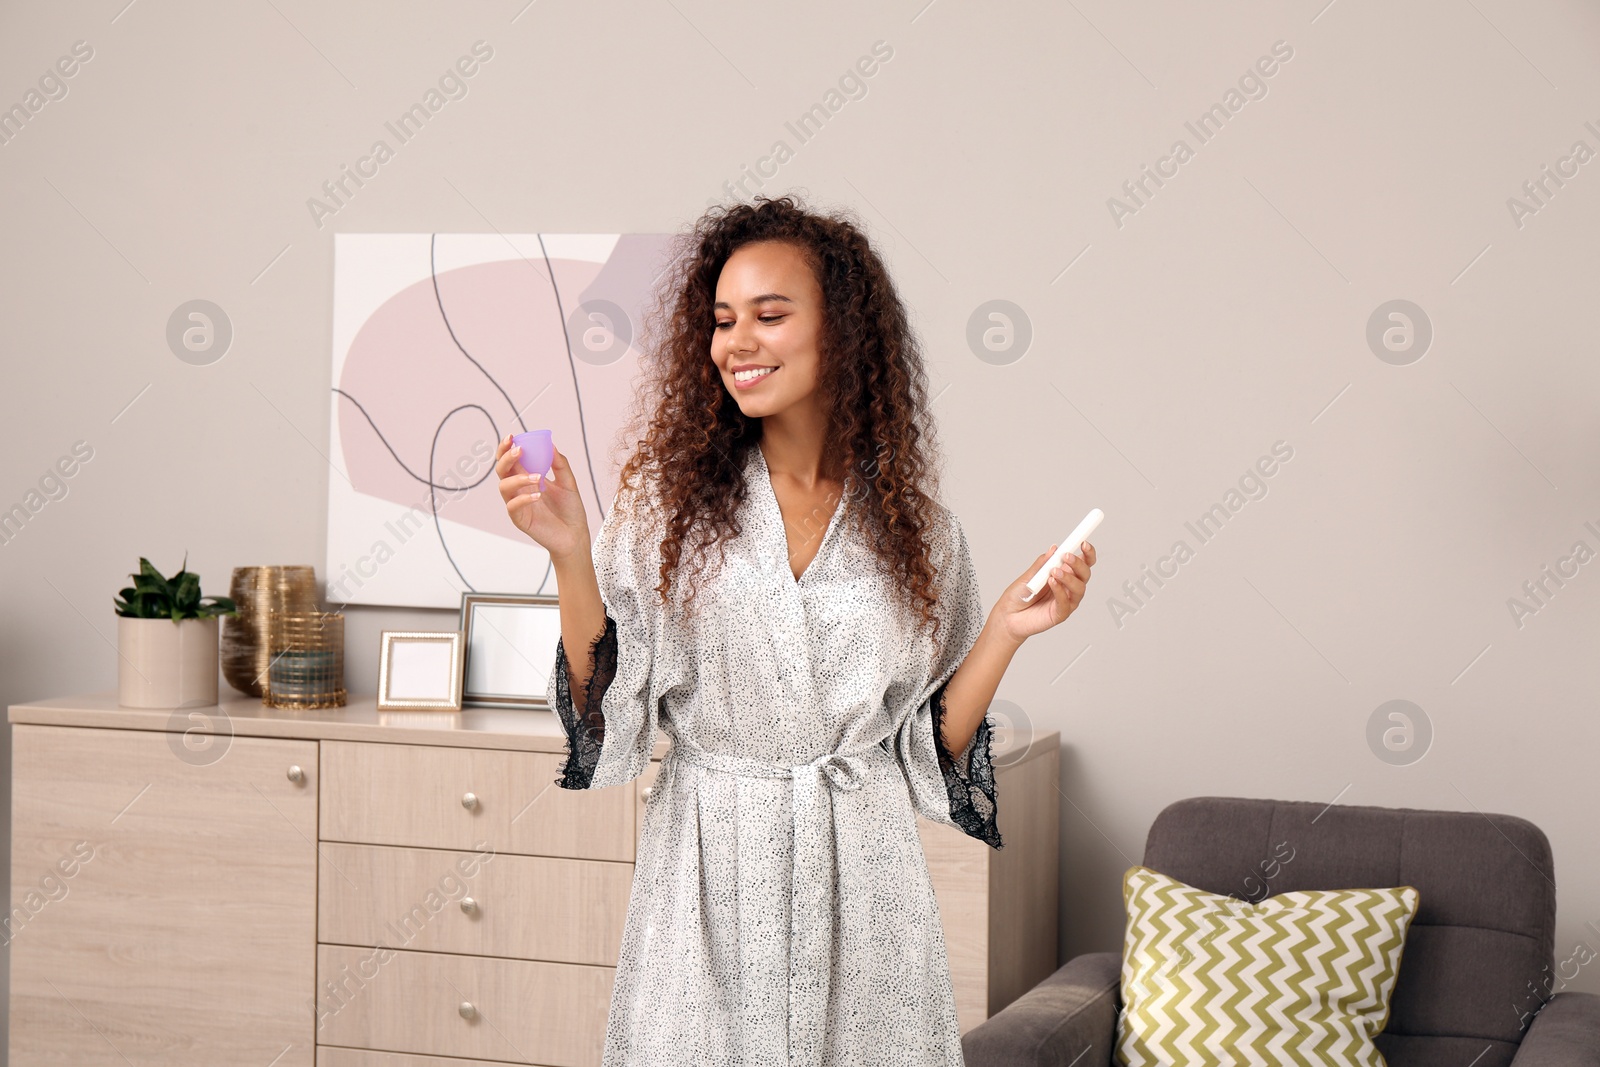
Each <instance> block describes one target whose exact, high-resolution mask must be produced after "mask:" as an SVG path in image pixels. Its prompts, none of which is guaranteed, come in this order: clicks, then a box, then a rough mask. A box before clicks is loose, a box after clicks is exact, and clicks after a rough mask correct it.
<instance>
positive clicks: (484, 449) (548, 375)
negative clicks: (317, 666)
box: [324, 233, 672, 608]
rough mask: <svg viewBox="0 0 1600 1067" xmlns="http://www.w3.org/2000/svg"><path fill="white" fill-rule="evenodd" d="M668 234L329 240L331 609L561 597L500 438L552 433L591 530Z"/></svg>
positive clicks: (607, 482)
mask: <svg viewBox="0 0 1600 1067" xmlns="http://www.w3.org/2000/svg"><path fill="white" fill-rule="evenodd" d="M671 239H672V238H671V235H670V234H510V235H504V234H498V233H496V234H425V233H424V234H350V233H342V234H338V235H336V237H335V239H334V286H333V289H334V293H333V298H334V309H333V364H332V366H333V374H332V378H333V388H332V391H331V393H330V403H331V405H332V418H331V420H330V429H329V441H328V445H329V452H328V458H329V461H330V463H331V464H332V466H333V471H332V472H331V473H330V475H329V478H328V553H327V561H326V569H325V571H324V577H325V579H326V583H327V599H328V601H329V602H331V603H337V604H385V605H396V606H406V607H427V608H456V607H459V606H460V604H461V594H462V593H464V592H497V593H554V592H556V588H555V579H554V576H553V574H552V573H551V569H550V566H549V562H550V561H549V556H548V554H547V553H546V552H545V551H544V549H543V548H541V547H540V546H539V545H538V544H537V543H536V542H534V541H532V540H531V539H530V538H528V537H527V536H526V535H525V534H523V533H522V532H521V531H520V530H518V529H517V528H516V527H514V526H513V525H512V524H511V520H510V518H509V517H508V516H507V515H506V508H505V503H504V502H503V501H502V500H501V499H500V491H499V478H498V476H497V475H496V474H495V471H494V452H495V443H496V442H497V441H498V440H499V439H500V438H502V437H504V436H505V435H506V434H507V433H521V432H522V431H523V430H531V429H546V428H547V429H549V430H551V431H552V437H553V439H554V441H555V444H556V447H557V448H559V449H560V450H561V452H562V454H563V455H565V456H566V457H567V459H568V461H569V462H570V463H571V464H572V468H573V471H574V473H575V474H576V475H577V477H578V482H579V486H580V488H581V490H582V492H583V495H584V501H585V503H586V505H587V506H588V509H589V524H590V528H591V529H599V524H600V522H601V521H602V519H603V518H604V514H605V510H606V509H607V508H609V507H610V504H611V499H612V497H613V495H614V494H615V492H616V486H617V479H616V472H617V470H618V469H619V468H620V459H619V457H616V456H614V455H612V449H613V447H614V446H615V445H616V444H617V440H616V438H617V433H618V430H619V429H620V428H621V426H622V422H623V420H624V419H625V418H626V416H627V414H628V408H629V405H630V403H631V402H632V399H633V389H634V379H635V374H636V372H637V366H638V357H639V352H640V349H639V345H640V333H641V329H642V326H643V322H644V314H645V310H646V308H647V306H648V305H649V302H650V300H651V299H652V297H653V295H654V287H655V285H656V283H657V280H658V279H659V277H660V275H661V274H662V273H663V272H664V271H665V270H666V268H667V267H668V266H669V259H668V257H669V254H670V253H669V245H670V242H671Z"/></svg>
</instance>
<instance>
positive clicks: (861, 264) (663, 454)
mask: <svg viewBox="0 0 1600 1067" xmlns="http://www.w3.org/2000/svg"><path fill="white" fill-rule="evenodd" d="M757 241H783V242H788V243H790V244H791V245H793V246H795V247H796V248H798V249H799V250H800V252H801V253H802V254H803V255H804V257H805V259H806V261H807V262H808V263H809V264H810V266H811V268H812V270H813V271H814V272H815V275H816V278H817V282H818V284H819V287H820V289H821V290H822V297H823V323H824V326H823V331H822V342H821V344H820V346H819V353H818V355H819V357H820V364H819V370H818V385H817V389H818V393H819V394H820V399H821V400H822V406H823V409H824V410H825V411H826V412H827V414H828V430H827V435H826V438H825V440H826V442H827V445H826V448H825V450H824V455H823V465H824V467H825V468H827V469H828V470H827V472H826V473H828V474H829V475H830V476H832V477H837V478H840V479H842V478H843V472H844V471H854V472H857V474H858V476H857V477H856V478H854V479H852V481H851V482H850V485H851V487H852V488H851V489H850V491H849V492H847V493H846V494H845V498H844V499H843V500H842V501H841V502H840V504H839V506H840V507H842V508H847V509H848V508H852V507H855V508H857V509H858V513H859V515H860V525H861V529H862V530H863V532H864V534H865V539H866V543H867V544H868V545H869V546H870V547H871V549H872V551H873V554H874V556H875V557H876V559H877V560H878V563H879V567H880V570H881V571H882V572H883V573H884V574H886V575H887V576H889V577H890V579H891V583H892V584H893V586H894V587H895V588H897V589H900V590H905V591H909V594H910V597H911V602H912V605H913V607H914V609H915V610H916V612H917V614H918V616H919V618H920V623H919V625H925V624H927V623H928V622H930V621H931V622H932V623H933V624H934V632H935V633H937V632H938V626H939V620H938V618H937V616H936V615H935V614H934V612H933V607H934V606H935V605H936V604H937V595H936V594H935V592H934V591H933V590H934V581H935V570H934V567H933V565H932V564H931V563H930V561H929V558H928V557H929V551H928V543H927V538H926V536H925V535H926V531H927V530H928V527H929V525H930V523H931V521H932V520H933V519H934V518H935V516H936V515H937V512H938V509H939V507H940V505H937V504H935V503H933V500H934V497H935V494H934V493H933V492H930V491H928V490H929V488H934V487H936V485H937V480H938V472H937V470H936V467H935V464H936V457H937V454H938V449H937V446H936V444H935V442H936V439H937V434H936V431H935V429H934V422H933V420H932V418H931V417H930V415H929V411H928V399H927V376H926V372H925V371H924V369H923V363H922V351H921V348H920V346H919V345H918V342H917V339H916V336H915V335H914V334H913V333H912V330H911V325H910V322H909V321H908V318H907V315H906V310H905V307H904V305H903V304H902V303H901V302H900V298H899V296H898V295H897V294H896V292H895V288H894V285H893V283H892V282H891V281H890V278H889V272H888V270H887V268H886V267H885V266H884V264H883V261H882V260H881V259H880V258H879V257H878V254H877V253H876V252H874V251H873V249H872V247H871V245H870V244H868V242H867V238H866V236H865V235H864V234H863V233H862V231H861V228H860V226H859V224H858V223H857V221H856V219H855V217H854V216H853V214H852V213H850V212H849V211H848V210H845V209H837V210H834V211H831V212H827V213H821V212H813V211H810V210H807V209H806V208H805V207H804V206H803V205H802V204H801V203H800V202H799V201H798V199H797V198H796V197H795V196H794V195H792V194H791V195H785V196H781V197H778V198H776V199H771V198H768V197H765V196H757V197H755V199H754V202H752V203H737V204H733V205H721V206H714V207H712V208H710V209H709V210H708V211H707V212H706V213H705V214H704V215H703V216H701V218H700V219H699V221H698V222H696V223H695V224H694V226H693V227H692V228H691V229H689V230H687V231H685V232H683V233H681V234H680V235H679V236H678V237H677V239H676V240H675V241H674V243H673V245H672V248H671V266H670V267H669V268H668V269H667V271H666V272H665V273H664V274H663V276H662V281H661V283H660V285H659V286H658V288H657V291H656V296H655V301H654V303H653V305H652V306H651V308H650V310H649V312H648V314H647V322H646V328H645V330H644V339H643V353H644V354H643V356H642V358H641V361H640V362H641V367H642V373H641V375H640V378H639V380H638V387H637V394H636V397H635V408H634V412H635V414H634V417H633V419H632V420H631V422H630V424H629V425H628V426H627V427H625V431H626V432H629V433H631V434H633V435H635V436H637V435H638V434H639V431H640V427H641V425H643V426H644V431H643V436H642V437H640V438H639V439H638V440H637V442H636V444H635V446H634V450H633V453H632V455H631V456H630V457H629V458H628V460H627V462H626V463H625V464H624V465H623V468H622V471H621V475H620V479H621V483H622V488H624V489H632V488H634V487H635V486H634V483H633V477H634V476H635V475H640V476H641V477H644V478H647V479H648V481H649V482H650V483H652V485H653V487H654V493H655V500H654V501H653V503H655V504H656V505H657V506H659V507H660V508H661V509H662V513H663V514H664V515H665V516H666V518H667V523H666V525H667V530H668V534H667V537H666V539H665V540H664V541H663V542H662V544H661V567H660V572H659V573H660V575H661V582H660V584H659V585H657V587H656V592H657V593H658V594H659V595H660V597H661V599H662V603H663V604H665V603H666V602H667V596H668V592H669V590H670V589H671V585H672V581H673V576H674V574H675V573H676V571H677V569H678V564H679V563H680V561H681V559H682V556H683V549H684V543H685V541H686V539H687V538H688V537H689V535H691V534H694V535H695V538H696V540H695V543H694V545H693V546H692V547H693V548H694V549H695V554H696V565H695V570H694V572H693V574H698V573H700V570H701V569H702V568H703V566H704V555H705V553H704V549H705V548H706V546H708V545H709V544H711V543H713V542H716V543H717V544H718V550H719V555H720V554H722V553H723V552H725V549H724V547H723V541H724V537H736V536H738V534H739V533H740V532H741V527H740V526H739V524H738V521H737V519H736V518H735V511H736V509H737V507H738V505H739V504H740V503H741V502H742V501H744V499H745V498H746V496H747V495H748V492H749V486H748V485H747V484H746V483H745V479H744V474H743V471H744V463H745V460H746V458H747V457H748V456H749V450H750V449H752V448H754V447H756V442H757V441H759V440H760V438H761V430H762V423H761V420H760V419H759V418H750V417H747V416H746V415H745V414H744V413H743V412H742V411H740V409H739V405H738V402H737V401H736V400H735V399H734V398H733V397H732V396H731V395H730V394H729V392H728V390H727V387H726V386H725V385H724V384H723V382H722V378H721V376H720V374H719V372H718V370H717V367H716V364H715V363H714V362H713V361H712V358H711V339H712V336H713V331H714V329H715V326H716V317H715V314H714V312H713V310H712V304H713V302H714V301H715V300H716V288H717V280H718V278H719V277H720V276H721V273H722V268H723V265H724V264H725V263H727V261H728V258H729V257H730V256H731V255H732V254H733V252H734V251H735V250H736V249H738V248H739V247H741V246H742V245H746V244H751V243H754V242H757ZM925 439H926V442H927V443H925ZM925 487H928V488H925ZM844 519H845V516H844V515H841V516H840V521H841V523H842V522H843V521H844ZM692 576H693V575H691V577H692ZM689 595H690V599H691V600H692V599H693V595H694V584H693V583H692V582H690V583H689ZM902 595H904V593H903V594H902Z"/></svg>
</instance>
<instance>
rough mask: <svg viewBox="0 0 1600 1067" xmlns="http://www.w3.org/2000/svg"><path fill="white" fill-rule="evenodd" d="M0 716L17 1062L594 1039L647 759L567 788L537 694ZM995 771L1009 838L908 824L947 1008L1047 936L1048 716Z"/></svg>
mask: <svg viewBox="0 0 1600 1067" xmlns="http://www.w3.org/2000/svg"><path fill="white" fill-rule="evenodd" d="M191 712H193V713H194V714H191ZM10 718H11V722H12V723H13V724H16V725H15V726H14V730H13V737H14V747H13V767H12V781H13V790H14V809H13V827H12V902H13V913H12V920H11V929H10V938H11V967H12V983H11V1037H10V1055H11V1058H10V1062H11V1064H13V1065H14V1067H34V1065H52V1067H53V1065H62V1067H65V1065H68V1064H71V1065H73V1067H78V1065H98V1064H105V1065H107V1067H112V1065H116V1067H126V1065H127V1064H129V1063H133V1064H140V1065H142V1064H145V1063H152V1064H153V1063H160V1064H163V1065H166V1064H172V1065H191V1064H192V1065H195V1067H200V1065H205V1067H212V1065H216V1064H232V1063H241V1064H243V1063H259V1064H262V1065H266V1064H272V1065H273V1067H312V1065H313V1064H315V1065H316V1067H469V1065H473V1067H484V1065H485V1063H489V1064H495V1063H506V1064H535V1065H542V1067H592V1065H595V1064H598V1063H599V1062H600V1053H601V1050H602V1047H603V1044H604V1035H605V1022H606V1009H607V1006H608V1004H609V999H610V994H611V985H612V976H613V968H614V965H615V962H616V958H617V953H618V951H619V949H620V946H621V940H622V930H623V925H624V922H625V921H626V918H627V908H628V897H629V891H630V889H631V885H632V876H633V859H634V851H635V846H636V843H637V838H638V831H639V827H640V825H641V822H642V813H643V805H644V803H645V800H646V797H647V796H648V790H649V789H650V788H651V786H652V783H653V782H654V779H655V776H656V774H657V771H658V768H659V761H657V762H654V763H652V765H651V768H650V770H649V771H647V772H646V773H645V774H644V775H642V776H641V777H640V778H638V779H636V780H635V781H633V782H628V783H625V784H623V785H620V786H614V787H611V788H608V789H599V790H585V791H581V792H579V791H572V790H563V789H561V788H559V787H558V786H556V785H555V784H554V783H555V779H556V778H557V771H558V767H559V765H560V762H561V760H562V758H563V753H564V741H563V739H562V736H561V733H560V728H559V725H558V724H557V723H556V721H555V718H554V716H552V715H550V714H549V713H548V712H499V711H491V710H481V709H468V710H467V711H465V712H462V713H459V714H456V713H433V712H421V713H418V712H407V713H393V712H378V711H377V710H376V708H375V707H373V706H372V705H371V704H370V703H369V704H361V703H359V702H357V703H352V705H351V706H349V707H347V708H341V709H329V710H327V711H318V712H299V713H289V712H284V711H279V710H276V709H271V708H265V707H263V706H262V705H260V704H259V703H258V702H256V701H254V700H249V699H248V698H229V699H225V700H224V701H223V703H222V704H221V705H219V706H214V707H211V708H204V709H189V710H187V711H185V712H183V713H173V712H169V711H144V710H138V709H130V708H120V707H118V706H117V704H116V698H115V694H114V693H103V694H94V695H90V696H86V697H76V698H62V699H58V700H52V701H40V702H36V703H32V704H19V705H14V706H12V708H11V709H10ZM196 737H201V738H203V739H204V740H205V743H204V744H202V745H196V743H195V739H196ZM665 748H666V741H665V739H664V738H663V739H662V740H661V743H660V745H658V748H657V752H656V755H657V757H659V756H660V755H661V754H662V753H664V751H665ZM998 780H999V782H1000V811H1001V822H1000V827H1001V832H1002V833H1003V834H1004V836H1005V840H1006V847H1005V848H1004V849H1002V850H1000V851H998V852H997V851H995V850H992V849H989V848H988V847H987V846H985V845H983V844H982V843H981V842H978V841H975V840H973V839H971V838H968V837H966V836H964V835H962V834H961V833H959V832H958V831H956V830H954V829H952V828H951V827H947V826H942V825H938V824H935V823H930V822H926V821H919V822H920V829H921V831H922V837H923V847H924V851H925V854H926V855H927V857H928V863H929V869H930V872H931V875H932V878H933V883H934V889H935V892H936V894H937V896H938V899H939V905H940V913H941V919H942V920H943V924H944V929H945V935H946V941H947V944H948V948H949V954H950V963H951V973H952V980H953V983H954V986H955V990H956V999H957V1009H958V1012H959V1014H960V1017H961V1025H962V1029H963V1030H966V1029H970V1028H971V1027H972V1026H974V1025H976V1024H977V1023H979V1022H981V1021H982V1020H983V1019H985V1018H987V1017H988V1016H989V1015H990V1014H992V1013H993V1012H995V1011H998V1010H999V1009H1000V1008H1001V1007H1003V1006H1004V1005H1005V1004H1007V1003H1009V1002H1010V1001H1011V1000H1013V999H1015V998H1016V997H1017V996H1019V995H1021V993H1022V992H1024V991H1025V990H1026V989H1028V988H1030V987H1031V986H1032V985H1033V983H1035V982H1037V981H1038V980H1039V979H1040V978H1043V977H1044V976H1045V975H1047V974H1049V973H1050V972H1051V971H1052V970H1053V969H1054V968H1055V963H1056V959H1055V944H1056V929H1057V928H1056V923H1057V914H1056V908H1057V895H1056V885H1057V882H1056V879H1057V844H1056V842H1057V836H1058V835H1057V819H1058V808H1057V806H1056V805H1057V802H1058V795H1057V792H1056V781H1057V738H1056V735H1054V734H1050V735H1045V736H1043V737H1040V738H1037V739H1035V740H1034V742H1033V744H1032V745H1031V746H1030V747H1029V750H1028V752H1027V754H1026V756H1025V757H1024V758H1022V759H1019V760H1017V761H1015V762H1014V763H1006V765H1004V766H1002V767H1000V768H999V775H998Z"/></svg>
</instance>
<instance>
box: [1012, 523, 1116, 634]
mask: <svg viewBox="0 0 1600 1067" xmlns="http://www.w3.org/2000/svg"><path fill="white" fill-rule="evenodd" d="M1056 547H1057V546H1055V545H1051V546H1050V548H1049V549H1048V550H1047V551H1045V552H1043V553H1041V554H1040V556H1039V558H1038V559H1036V560H1034V561H1033V562H1032V563H1031V564H1029V566H1028V569H1027V570H1025V571H1023V572H1022V573H1021V574H1020V575H1018V576H1017V580H1016V581H1014V582H1012V583H1011V586H1010V588H1008V589H1007V590H1006V591H1005V593H1004V594H1002V595H1001V597H1000V601H999V603H997V604H995V606H994V615H995V620H994V621H995V623H996V624H997V625H998V626H999V627H1000V632H1001V633H1003V634H1005V635H1006V636H1007V637H1010V638H1011V639H1012V640H1014V641H1016V642H1017V643H1018V644H1021V643H1022V642H1023V641H1024V640H1026V639H1027V638H1030V637H1032V636H1033V635H1034V634H1037V633H1043V632H1044V631H1045V630H1048V629H1050V627H1052V626H1054V625H1056V624H1057V623H1061V622H1065V621H1066V618H1067V616H1068V615H1071V614H1072V613H1073V612H1074V611H1076V610H1077V608H1078V605H1079V604H1081V603H1083V594H1084V589H1085V587H1086V586H1087V585H1088V584H1089V569H1090V568H1091V567H1093V566H1094V561H1095V551H1094V545H1092V544H1090V543H1089V542H1087V541H1084V542H1083V543H1082V545H1081V547H1079V548H1078V549H1076V550H1074V551H1072V552H1070V553H1068V555H1067V557H1066V559H1064V560H1062V562H1061V564H1060V565H1059V566H1057V567H1056V568H1055V570H1053V571H1051V572H1050V578H1049V580H1048V581H1047V582H1046V583H1045V585H1044V587H1043V588H1041V589H1040V590H1039V591H1038V592H1037V593H1035V594H1034V596H1033V599H1032V600H1026V601H1025V600H1023V599H1022V594H1023V593H1025V592H1027V589H1028V579H1029V578H1032V577H1033V575H1034V572H1035V571H1037V570H1038V569H1039V568H1040V567H1041V566H1043V565H1044V562H1045V560H1047V559H1049V558H1050V557H1051V556H1053V555H1055V552H1056ZM1079 552H1081V553H1083V558H1081V559H1080V558H1079V557H1078V553H1079Z"/></svg>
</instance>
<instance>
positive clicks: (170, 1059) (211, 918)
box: [10, 724, 317, 1067]
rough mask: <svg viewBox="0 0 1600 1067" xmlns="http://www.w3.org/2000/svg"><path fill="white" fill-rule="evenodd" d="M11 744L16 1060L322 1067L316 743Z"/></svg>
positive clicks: (95, 738) (36, 737)
mask: <svg viewBox="0 0 1600 1067" xmlns="http://www.w3.org/2000/svg"><path fill="white" fill-rule="evenodd" d="M12 730H13V732H12V739H13V750H12V803H13V809H12V816H13V817H12V827H11V903H12V909H13V910H12V915H11V920H10V922H11V929H10V936H11V938H12V941H11V945H10V949H11V1033H10V1062H11V1063H13V1064H18V1065H27V1067H51V1065H57V1064H59V1065H63V1067H66V1065H71V1067H98V1065H105V1067H128V1064H130V1063H134V1064H139V1065H144V1064H158V1063H159V1064H162V1065H173V1067H188V1065H193V1067H214V1065H216V1064H224V1063H260V1064H267V1063H273V1064H275V1067H311V1063H312V1058H313V1047H312V1042H313V1037H314V1034H313V1016H312V1013H311V1011H310V1006H311V1002H312V996H313V992H314V982H315V972H314V966H315V955H314V944H313V943H314V941H315V937H316V918H315V906H316V897H315V888H316V836H317V809H316V805H317V743H316V742H315V741H293V740H279V739H265V738H254V737H228V738H216V737H215V736H214V737H213V740H212V745H213V747H212V748H211V749H210V750H205V751H202V750H193V749H190V748H187V747H186V746H185V744H184V735H183V734H181V733H173V734H167V733H158V732H152V731H136V730H111V729H87V728H81V727H58V726H41V725H27V724H16V725H14V726H13V728H12ZM292 766H298V767H299V768H300V769H301V775H300V779H299V780H298V781H296V780H292V779H291V778H290V777H289V774H288V772H289V769H290V768H291V767H292Z"/></svg>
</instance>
